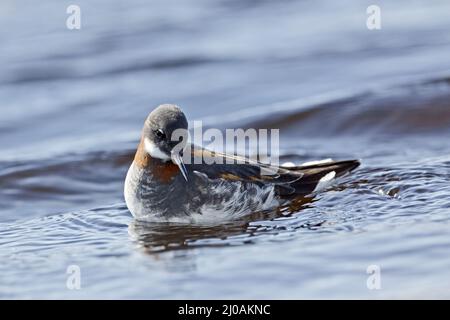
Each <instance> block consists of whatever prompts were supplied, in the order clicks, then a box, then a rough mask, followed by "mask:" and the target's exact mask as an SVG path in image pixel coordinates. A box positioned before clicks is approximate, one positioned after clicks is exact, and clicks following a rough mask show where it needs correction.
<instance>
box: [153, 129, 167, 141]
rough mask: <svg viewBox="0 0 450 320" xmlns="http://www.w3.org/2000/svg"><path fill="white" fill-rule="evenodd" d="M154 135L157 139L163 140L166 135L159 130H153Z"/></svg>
mask: <svg viewBox="0 0 450 320" xmlns="http://www.w3.org/2000/svg"><path fill="white" fill-rule="evenodd" d="M155 135H156V136H157V137H158V138H159V139H165V138H166V134H165V133H164V131H162V130H161V129H158V130H155Z"/></svg>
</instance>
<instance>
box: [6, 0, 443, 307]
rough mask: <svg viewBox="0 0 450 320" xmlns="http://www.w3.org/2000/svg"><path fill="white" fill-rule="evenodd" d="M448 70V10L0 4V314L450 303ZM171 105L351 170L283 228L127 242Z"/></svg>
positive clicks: (260, 220) (195, 232) (245, 3)
mask: <svg viewBox="0 0 450 320" xmlns="http://www.w3.org/2000/svg"><path fill="white" fill-rule="evenodd" d="M71 4H76V5H79V6H80V8H81V23H82V24H81V29H80V30H68V29H67V28H66V19H67V17H68V14H67V13H66V8H67V7H68V6H69V5H71ZM372 4H377V5H378V6H380V8H381V18H382V29H381V30H368V29H367V27H366V19H367V16H368V15H367V14H366V9H367V7H368V6H369V5H372ZM449 54H450V2H449V1H446V0H442V1H439V0H433V1H406V0H397V1H376V3H374V2H373V1H350V0H345V1H323V0H321V1H307V0H302V1H294V0H291V1H288V0H286V1H257V0H231V1H210V0H208V1H206V0H195V1H194V0H189V1H167V0H164V1H163V0H152V1H144V0H133V1H119V0H114V1H111V0H110V1H106V0H95V1H92V0H90V1H87V0H76V1H57V2H56V1H49V0H43V1H40V2H39V3H37V2H36V1H23V0H3V1H1V2H0V70H1V72H0V261H1V263H0V298H68V299H72V298H138V299H141V298H286V299H291V298H428V297H435V298H450V289H449V285H450V234H449V232H450V184H449V180H450V154H449V150H450V139H449V135H450V59H449V57H450V55H449ZM166 102H168V103H176V104H178V105H180V106H181V107H182V108H183V109H184V110H185V112H186V114H187V116H188V117H189V118H190V119H192V120H202V121H203V123H204V124H205V125H206V126H210V127H218V128H220V129H225V128H238V127H243V128H249V127H253V128H254V127H256V128H279V129H280V133H281V150H280V151H281V157H282V160H283V161H294V162H302V161H309V160H316V159H323V158H329V157H332V158H335V159H347V158H358V159H361V160H362V163H363V165H362V167H361V168H360V169H358V170H357V171H356V172H354V173H353V174H352V175H350V176H347V177H346V178H344V179H343V180H341V181H340V182H341V183H340V184H338V185H335V186H334V187H332V188H330V189H329V190H327V191H326V192H324V193H322V194H319V195H318V196H316V197H315V198H314V199H310V201H308V202H307V203H302V204H301V205H298V206H296V207H295V208H293V209H292V208H291V210H289V211H288V212H284V213H283V214H281V215H279V214H278V215H277V214H274V215H268V216H266V217H265V216H262V217H261V216H259V217H256V218H255V217H251V218H248V219H244V220H242V221H233V222H230V223H227V224H224V225H219V226H217V225H216V226H214V225H201V226H186V225H177V224H167V223H159V224H158V223H157V224H151V225H147V224H142V223H138V222H136V221H134V220H133V219H132V217H131V215H130V213H129V212H128V210H127V209H126V207H125V205H124V201H123V196H122V190H123V181H124V177H125V173H126V170H127V168H128V166H129V164H130V160H131V158H132V155H133V150H134V149H135V147H136V144H137V141H138V139H139V131H140V129H141V127H142V123H143V120H144V119H145V117H146V116H147V114H148V112H149V111H151V110H152V109H153V108H154V107H155V106H157V105H158V104H160V103H166ZM69 265H77V266H79V267H80V270H81V289H80V290H69V289H68V288H67V286H66V281H67V278H68V275H67V274H66V271H67V267H68V266H69ZM370 265H376V266H379V267H380V269H381V289H380V290H369V289H368V287H367V284H366V281H367V279H368V277H369V274H367V272H366V270H367V268H368V266H370Z"/></svg>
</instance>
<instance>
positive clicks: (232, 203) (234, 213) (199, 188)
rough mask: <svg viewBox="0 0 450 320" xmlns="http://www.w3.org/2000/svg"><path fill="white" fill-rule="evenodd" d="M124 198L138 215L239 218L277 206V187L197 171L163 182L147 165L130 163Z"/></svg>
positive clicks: (165, 217) (142, 216) (145, 217)
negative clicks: (186, 178)
mask: <svg viewBox="0 0 450 320" xmlns="http://www.w3.org/2000/svg"><path fill="white" fill-rule="evenodd" d="M125 200H126V203H127V206H128V208H129V209H130V211H131V213H132V214H133V216H134V217H135V218H137V219H153V218H161V219H170V218H173V217H175V218H176V217H178V218H183V217H191V216H193V215H201V216H203V217H206V216H211V217H221V218H224V219H228V218H236V217H238V216H242V215H245V214H248V213H250V212H254V211H260V210H265V209H269V208H272V207H275V206H277V205H278V204H279V203H278V200H277V199H276V197H275V191H274V187H273V186H271V185H266V186H261V185H257V184H255V183H252V182H242V181H229V180H224V179H222V178H219V179H210V178H208V176H206V175H205V174H202V173H199V172H197V171H191V172H189V180H188V181H186V180H184V178H183V177H182V176H181V174H179V175H176V176H174V177H173V178H172V179H171V180H170V181H169V182H168V183H161V182H160V181H158V179H157V178H155V177H154V175H153V174H152V172H151V171H150V170H147V169H143V168H138V167H137V166H136V165H135V164H134V163H133V164H132V165H131V167H130V169H129V171H128V174H127V177H126V181H125Z"/></svg>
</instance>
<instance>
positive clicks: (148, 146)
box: [144, 138, 170, 161]
mask: <svg viewBox="0 0 450 320" xmlns="http://www.w3.org/2000/svg"><path fill="white" fill-rule="evenodd" d="M144 149H145V151H146V152H147V153H148V154H149V155H150V156H151V157H152V158H158V159H161V160H164V161H168V160H170V156H168V155H167V154H165V153H164V152H162V151H161V149H160V148H159V147H158V146H157V145H155V144H154V143H153V142H152V141H150V139H149V138H144Z"/></svg>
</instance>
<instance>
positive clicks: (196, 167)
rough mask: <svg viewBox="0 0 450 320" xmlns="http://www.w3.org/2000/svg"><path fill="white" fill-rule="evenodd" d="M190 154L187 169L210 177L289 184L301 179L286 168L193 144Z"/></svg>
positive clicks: (297, 174)
mask: <svg viewBox="0 0 450 320" xmlns="http://www.w3.org/2000/svg"><path fill="white" fill-rule="evenodd" d="M191 156H192V157H191V161H189V162H188V163H187V164H186V167H187V168H188V170H191V171H197V172H199V173H202V174H205V175H206V176H208V178H210V179H225V180H231V181H248V182H255V183H274V184H286V183H288V184H289V183H292V182H295V181H297V180H299V179H301V177H302V175H303V174H302V173H300V172H292V171H290V170H288V169H286V168H281V167H278V166H273V165H269V164H265V163H262V162H258V161H254V160H251V159H248V158H244V157H240V156H234V155H228V154H223V153H219V152H214V151H210V150H207V149H204V148H200V147H198V146H194V145H192V147H191Z"/></svg>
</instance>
